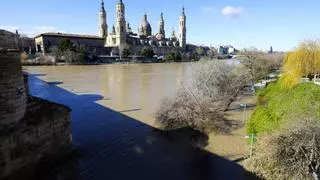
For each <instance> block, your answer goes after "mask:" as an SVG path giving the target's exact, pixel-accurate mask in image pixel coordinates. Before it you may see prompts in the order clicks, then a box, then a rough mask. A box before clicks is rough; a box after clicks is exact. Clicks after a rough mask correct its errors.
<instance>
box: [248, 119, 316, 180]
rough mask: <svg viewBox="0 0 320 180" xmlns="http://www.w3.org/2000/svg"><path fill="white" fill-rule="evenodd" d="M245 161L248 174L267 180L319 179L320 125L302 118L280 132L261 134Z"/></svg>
mask: <svg viewBox="0 0 320 180" xmlns="http://www.w3.org/2000/svg"><path fill="white" fill-rule="evenodd" d="M254 152H255V155H254V156H253V158H252V159H250V160H248V161H247V164H246V165H247V167H248V169H249V170H251V171H253V172H255V173H256V174H258V175H259V176H261V177H262V178H266V179H306V180H307V179H319V175H320V122H319V120H318V119H315V118H304V119H303V118H302V119H300V120H298V121H296V122H295V123H293V124H291V125H287V126H285V127H284V128H282V129H281V130H280V131H279V132H277V133H273V134H264V135H262V136H261V137H259V140H258V142H257V143H256V145H255V151H254Z"/></svg>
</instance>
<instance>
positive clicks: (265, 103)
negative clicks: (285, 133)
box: [247, 82, 320, 134]
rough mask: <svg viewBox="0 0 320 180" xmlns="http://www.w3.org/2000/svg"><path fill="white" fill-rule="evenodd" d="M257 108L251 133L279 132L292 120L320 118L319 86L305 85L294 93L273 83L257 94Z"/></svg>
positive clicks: (250, 129)
mask: <svg viewBox="0 0 320 180" xmlns="http://www.w3.org/2000/svg"><path fill="white" fill-rule="evenodd" d="M257 98H258V106H257V108H256V110H255V111H254V113H253V115H252V116H251V118H250V120H249V122H248V127H247V129H248V133H249V134H252V133H254V134H259V133H263V132H272V131H277V130H278V129H279V128H280V125H281V124H283V123H285V122H290V121H291V119H292V117H297V116H301V115H302V116H316V117H320V86H318V85H315V84H313V83H302V84H298V85H296V86H295V87H294V88H292V89H282V88H281V85H280V83H279V82H278V83H272V84H270V85H269V86H268V87H266V88H265V89H263V90H260V91H259V92H257Z"/></svg>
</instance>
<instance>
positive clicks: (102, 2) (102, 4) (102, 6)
mask: <svg viewBox="0 0 320 180" xmlns="http://www.w3.org/2000/svg"><path fill="white" fill-rule="evenodd" d="M101 11H105V9H104V1H103V0H101Z"/></svg>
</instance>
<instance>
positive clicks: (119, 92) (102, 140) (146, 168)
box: [23, 63, 251, 180]
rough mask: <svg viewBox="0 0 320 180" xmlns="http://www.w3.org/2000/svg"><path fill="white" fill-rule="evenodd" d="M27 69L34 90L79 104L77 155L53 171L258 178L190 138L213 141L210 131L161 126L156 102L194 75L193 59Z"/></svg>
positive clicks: (74, 175)
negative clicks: (167, 129) (157, 121)
mask: <svg viewBox="0 0 320 180" xmlns="http://www.w3.org/2000/svg"><path fill="white" fill-rule="evenodd" d="M23 69H24V70H25V71H27V72H28V73H30V77H29V88H30V92H31V94H32V95H34V96H38V97H41V98H44V99H48V100H51V101H54V102H57V103H61V104H65V105H67V106H69V107H70V108H71V109H72V136H73V142H72V143H73V148H74V149H75V151H76V152H77V154H78V156H77V159H76V163H73V164H72V166H71V167H70V166H69V165H68V166H66V167H64V166H61V167H60V168H59V167H58V168H57V169H56V170H54V171H53V172H52V174H51V175H50V178H49V179H79V180H82V179H83V180H89V179H90V180H91V179H92V180H100V179H101V180H104V179H106V180H107V179H110V180H113V179H114V180H118V179H119V180H122V179H139V180H144V179H146V180H147V179H150V180H153V179H184V180H187V179H250V178H251V176H249V174H248V173H247V172H246V171H245V170H244V169H243V168H242V167H241V166H240V165H238V164H236V163H235V162H233V161H230V160H227V159H225V158H222V157H221V156H218V155H216V154H214V152H213V151H210V150H209V151H208V150H204V149H199V148H195V147H193V146H191V144H190V142H189V139H192V138H190V137H194V136H198V137H203V138H201V139H203V140H204V141H206V140H208V138H209V137H208V136H206V135H203V134H201V133H199V132H187V133H186V132H185V130H178V131H175V132H164V131H161V130H159V129H157V128H156V124H155V123H154V113H155V111H156V109H157V108H158V106H159V104H160V102H161V100H162V99H163V98H164V97H170V96H172V95H174V94H175V92H176V91H177V90H178V89H179V88H180V86H181V84H186V83H187V81H188V78H190V76H191V67H190V63H179V64H128V65H125V64H123V65H99V66H38V67H24V68H23ZM231 113H232V112H231ZM239 133H240V134H241V133H244V132H243V131H240V132H239ZM195 134H196V135H195ZM219 138H220V139H219ZM221 139H223V137H218V138H217V142H219V140H220V142H223V140H221ZM227 140H228V141H232V139H227ZM243 142H245V141H243V140H241V141H238V142H237V141H235V144H234V147H235V148H237V147H238V148H239V146H245V145H243ZM205 143H207V144H208V147H212V146H213V145H212V144H210V143H209V142H205ZM229 143H230V142H229ZM231 144H232V143H231ZM219 146H221V143H220V145H219ZM219 146H217V147H219ZM241 148H243V147H240V149H241ZM211 149H214V148H211ZM222 149H223V148H222ZM220 150H221V148H220ZM241 151H243V150H242V149H241ZM217 152H218V151H217ZM222 154H223V153H222ZM219 155H220V154H219Z"/></svg>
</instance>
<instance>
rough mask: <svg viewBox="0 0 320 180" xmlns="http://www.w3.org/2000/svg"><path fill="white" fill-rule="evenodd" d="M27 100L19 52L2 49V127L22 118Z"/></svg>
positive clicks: (0, 86)
mask: <svg viewBox="0 0 320 180" xmlns="http://www.w3.org/2000/svg"><path fill="white" fill-rule="evenodd" d="M26 100H27V99H26V91H25V84H24V80H23V75H22V69H21V62H20V57H19V53H18V52H9V51H1V50H0V129H1V126H10V125H11V124H14V123H17V122H18V121H19V120H21V118H22V117H23V116H24V113H25V111H26V106H27V105H26Z"/></svg>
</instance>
